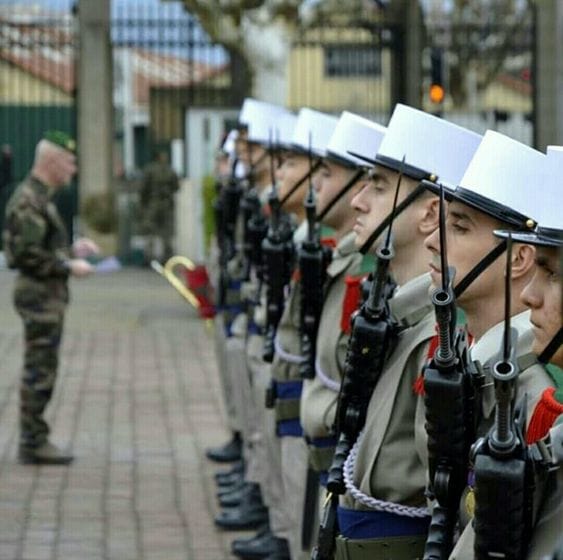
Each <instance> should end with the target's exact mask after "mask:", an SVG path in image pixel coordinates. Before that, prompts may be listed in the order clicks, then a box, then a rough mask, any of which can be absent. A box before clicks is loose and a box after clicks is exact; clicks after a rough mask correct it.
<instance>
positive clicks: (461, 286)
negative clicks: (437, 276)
mask: <svg viewBox="0 0 563 560" xmlns="http://www.w3.org/2000/svg"><path fill="white" fill-rule="evenodd" d="M506 244H507V241H506V239H503V240H502V241H501V242H500V243H499V244H498V245H497V246H496V247H495V248H494V249H493V250H492V251H490V252H489V253H487V254H486V255H485V257H484V258H482V259H481V260H480V261H479V262H478V263H477V264H476V265H475V266H474V267H473V268H472V269H471V270H470V271H469V272H468V273H467V274H466V275H465V276H464V277H463V280H462V281H461V282H459V283H458V284H457V286H456V287H455V288H454V295H455V297H456V299H458V298H459V296H460V295H461V294H463V292H465V290H467V288H469V286H471V284H472V283H473V282H474V280H475V279H476V278H477V277H478V276H479V275H480V274H481V273H482V272H483V271H485V270H486V269H487V268H489V266H491V264H493V263H494V262H495V261H496V260H497V259H498V258H499V257H500V256H501V255H502V254H503V253H504V252H505V251H506Z"/></svg>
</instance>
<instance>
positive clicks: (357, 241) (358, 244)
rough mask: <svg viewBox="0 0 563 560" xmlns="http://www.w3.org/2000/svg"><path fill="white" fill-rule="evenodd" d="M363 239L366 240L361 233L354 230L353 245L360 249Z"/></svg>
mask: <svg viewBox="0 0 563 560" xmlns="http://www.w3.org/2000/svg"><path fill="white" fill-rule="evenodd" d="M365 241H366V240H365V238H364V236H363V235H361V234H360V233H358V232H356V231H354V246H355V247H356V249H360V248H361V247H362V245H363V244H364V243H365Z"/></svg>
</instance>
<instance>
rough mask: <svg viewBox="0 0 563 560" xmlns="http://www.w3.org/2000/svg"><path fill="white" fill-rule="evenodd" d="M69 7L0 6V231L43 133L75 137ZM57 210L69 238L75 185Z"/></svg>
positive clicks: (58, 3)
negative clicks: (60, 132)
mask: <svg viewBox="0 0 563 560" xmlns="http://www.w3.org/2000/svg"><path fill="white" fill-rule="evenodd" d="M73 4H74V2H73V1H72V0H52V1H51V2H49V4H48V6H49V7H41V5H39V4H38V5H30V4H26V3H20V2H13V3H11V4H2V5H0V66H1V68H0V144H1V145H2V149H1V152H0V157H1V158H2V161H1V168H2V173H1V174H0V177H1V183H0V226H1V225H2V223H3V218H4V208H5V205H6V202H7V199H8V198H9V196H10V194H11V193H12V191H13V189H14V187H15V186H16V185H17V184H18V182H19V181H21V180H22V179H23V178H24V177H25V175H26V174H27V173H28V171H29V169H30V167H31V164H32V162H33V155H34V149H35V145H36V144H37V142H38V140H39V139H40V138H41V137H42V135H43V133H44V132H45V131H46V130H49V129H58V130H64V131H65V132H68V133H69V134H71V135H72V136H74V137H76V95H75V92H76V88H75V61H76V53H77V42H76V33H75V17H74V13H73ZM57 204H58V206H59V209H60V211H61V214H62V216H63V218H64V220H65V223H66V225H67V228H68V230H69V232H72V221H73V216H74V214H75V213H76V208H77V186H76V184H74V185H73V186H71V187H70V188H69V189H65V190H64V191H63V192H61V193H60V194H59V195H58V197H57Z"/></svg>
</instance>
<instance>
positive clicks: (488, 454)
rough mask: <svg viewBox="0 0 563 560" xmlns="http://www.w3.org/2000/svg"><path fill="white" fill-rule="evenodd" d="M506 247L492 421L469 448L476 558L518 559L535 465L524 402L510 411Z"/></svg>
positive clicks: (512, 338) (512, 342)
mask: <svg viewBox="0 0 563 560" xmlns="http://www.w3.org/2000/svg"><path fill="white" fill-rule="evenodd" d="M511 245H512V238H511V237H510V236H509V238H508V248H507V270H506V281H505V283H506V293H505V301H506V306H505V327H504V336H503V341H502V346H501V350H500V353H499V359H498V361H497V362H496V363H495V364H494V365H493V367H492V371H491V374H492V377H493V380H494V385H495V400H496V410H495V422H494V425H493V427H492V428H491V430H490V431H489V433H488V435H487V436H486V437H485V438H482V439H481V440H479V441H478V442H477V444H476V445H475V448H474V457H475V459H474V469H475V519H474V529H475V547H474V552H475V558H476V559H477V560H485V559H489V558H503V559H505V560H523V559H524V558H526V556H527V548H528V543H529V539H530V533H531V527H532V501H533V489H534V467H533V461H532V460H531V457H530V455H529V453H528V447H527V445H526V440H525V427H526V418H525V404H524V405H523V406H521V407H519V408H520V412H519V414H517V415H515V407H514V403H515V395H516V385H517V378H518V375H519V373H520V372H519V369H518V363H517V360H516V343H517V341H518V331H516V329H514V328H511V326H510V284H511V266H510V264H511V263H510V261H511ZM499 504H502V510H501V511H499Z"/></svg>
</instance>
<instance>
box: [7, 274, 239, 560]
mask: <svg viewBox="0 0 563 560" xmlns="http://www.w3.org/2000/svg"><path fill="white" fill-rule="evenodd" d="M12 277H13V273H12V272H10V271H0V285H2V286H3V287H5V289H4V290H0V294H2V295H0V354H1V355H2V363H3V368H2V369H3V374H2V376H0V422H1V423H2V430H1V431H0V560H58V559H61V560H62V559H64V560H68V559H69V558H70V559H73V560H74V559H77V560H78V559H79V560H102V559H103V560H176V559H179V560H180V559H181V560H223V559H227V558H230V554H229V550H230V540H231V539H232V538H234V537H238V536H241V535H240V534H235V533H228V532H219V531H217V530H215V528H214V525H213V519H212V511H213V508H214V507H215V505H214V504H215V497H214V493H215V488H214V486H213V484H212V481H211V476H212V473H213V472H214V471H215V470H217V469H216V468H215V466H211V465H210V463H208V462H207V461H206V460H205V458H203V457H202V450H203V448H204V447H205V446H207V445H213V444H217V443H220V442H221V441H223V440H224V438H225V437H226V432H225V429H224V427H223V426H224V424H223V419H222V416H221V414H222V413H221V404H220V389H219V384H218V376H217V371H216V361H215V356H214V354H213V352H214V350H213V343H212V338H211V335H210V333H209V332H208V331H206V329H205V327H204V324H203V323H202V322H201V321H200V320H199V319H198V318H197V317H196V316H195V314H194V312H193V310H191V309H190V308H189V307H188V306H187V305H186V304H185V303H184V302H183V300H181V298H179V296H178V295H177V294H176V293H175V291H174V290H173V289H172V288H171V287H170V286H169V285H168V284H167V283H166V282H165V281H164V280H163V279H162V278H161V277H159V276H157V275H156V274H155V273H154V272H152V271H149V270H141V269H130V270H128V269H126V270H124V271H121V272H119V273H115V274H111V275H105V276H102V275H100V276H97V277H94V278H92V279H88V280H85V281H82V282H75V281H72V282H71V284H72V285H71V290H72V293H73V295H72V304H71V306H70V307H69V311H68V314H67V319H66V324H65V335H64V341H63V347H62V352H61V366H60V371H59V379H58V382H57V387H56V391H55V394H54V396H53V399H52V401H51V403H50V405H49V407H48V410H47V414H46V416H47V419H48V421H49V422H50V424H51V426H52V438H53V440H54V441H55V442H56V443H57V444H59V445H62V446H63V447H68V448H69V449H72V452H73V453H74V454H75V456H76V460H75V462H74V463H73V465H71V466H70V467H51V468H47V467H41V468H38V467H33V466H21V465H18V464H17V462H16V453H17V437H18V433H17V427H18V422H17V407H18V388H19V375H20V370H21V354H22V340H21V325H20V322H19V318H18V317H17V316H16V314H15V313H14V311H13V309H12V307H11V294H10V287H9V286H10V284H11V282H12Z"/></svg>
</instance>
